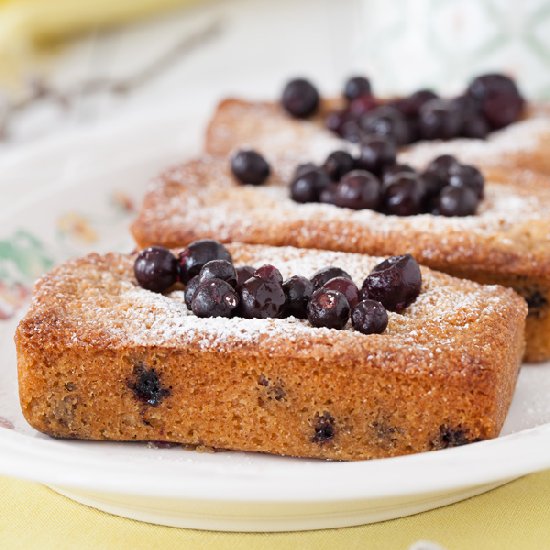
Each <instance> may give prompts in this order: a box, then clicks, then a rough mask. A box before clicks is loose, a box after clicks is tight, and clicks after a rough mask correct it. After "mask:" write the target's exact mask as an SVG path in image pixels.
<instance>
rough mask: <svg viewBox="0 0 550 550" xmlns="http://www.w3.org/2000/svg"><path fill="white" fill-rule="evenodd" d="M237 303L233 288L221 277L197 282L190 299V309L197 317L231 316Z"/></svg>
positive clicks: (237, 299)
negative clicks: (197, 284)
mask: <svg viewBox="0 0 550 550" xmlns="http://www.w3.org/2000/svg"><path fill="white" fill-rule="evenodd" d="M238 305H239V297H238V296H237V293H236V292H235V289H234V288H233V287H232V286H231V285H230V284H229V283H227V282H225V281H222V280H221V279H208V280H206V281H203V282H201V283H199V286H198V287H197V289H196V290H195V295H194V296H193V300H192V301H191V310H192V311H193V313H194V314H195V315H196V316H197V317H232V316H233V314H234V313H235V311H236V309H237V307H238Z"/></svg>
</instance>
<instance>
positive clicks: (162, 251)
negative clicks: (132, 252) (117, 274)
mask: <svg viewBox="0 0 550 550" xmlns="http://www.w3.org/2000/svg"><path fill="white" fill-rule="evenodd" d="M134 275H135V277H136V279H137V282H138V283H139V285H140V286H141V287H143V288H145V289H147V290H151V291H153V292H164V291H165V290H167V289H169V288H170V287H171V286H172V285H173V284H175V283H176V281H177V279H178V261H177V259H176V257H175V256H174V254H172V252H170V251H169V250H168V249H166V248H164V247H162V246H151V247H149V248H146V249H145V250H142V251H141V252H140V253H139V254H138V256H137V258H136V260H135V262H134Z"/></svg>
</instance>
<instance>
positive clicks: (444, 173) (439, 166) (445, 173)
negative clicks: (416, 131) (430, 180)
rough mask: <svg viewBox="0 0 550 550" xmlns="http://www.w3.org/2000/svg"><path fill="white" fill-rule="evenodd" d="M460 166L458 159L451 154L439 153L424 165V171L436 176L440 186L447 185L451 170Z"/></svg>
mask: <svg viewBox="0 0 550 550" xmlns="http://www.w3.org/2000/svg"><path fill="white" fill-rule="evenodd" d="M459 166H460V163H459V162H458V160H456V158H455V157H453V156H452V155H439V156H438V157H436V158H434V159H433V160H432V161H431V162H430V164H428V166H427V167H426V173H429V174H432V175H433V176H434V177H436V178H437V179H438V180H439V182H440V184H441V186H445V185H448V183H449V178H450V177H451V171H452V170H455V169H456V168H458V167H459Z"/></svg>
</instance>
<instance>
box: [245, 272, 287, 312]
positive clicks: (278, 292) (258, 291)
mask: <svg viewBox="0 0 550 550" xmlns="http://www.w3.org/2000/svg"><path fill="white" fill-rule="evenodd" d="M285 303H286V295H285V292H284V290H283V287H282V285H280V284H278V283H274V282H271V281H266V280H264V279H260V278H258V277H252V278H251V279H248V281H246V282H245V283H244V285H243V286H242V289H241V315H242V316H243V317H245V318H247V319H268V318H276V317H280V316H281V315H282V314H283V311H284V307H285Z"/></svg>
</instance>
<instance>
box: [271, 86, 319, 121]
mask: <svg viewBox="0 0 550 550" xmlns="http://www.w3.org/2000/svg"><path fill="white" fill-rule="evenodd" d="M319 101H320V98H319V91H318V90H317V88H316V87H315V86H314V85H313V84H312V83H311V82H310V81H309V80H306V79H305V78H294V79H293V80H290V81H289V82H287V84H286V86H285V88H284V90H283V94H282V97H281V103H282V105H283V107H284V109H285V110H286V111H287V113H289V114H290V115H292V116H293V117H295V118H308V117H310V116H311V115H313V114H314V113H315V112H316V111H317V110H318V108H319Z"/></svg>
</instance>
